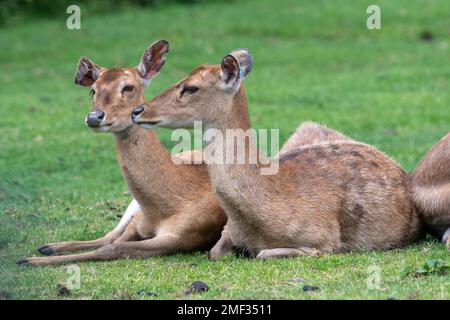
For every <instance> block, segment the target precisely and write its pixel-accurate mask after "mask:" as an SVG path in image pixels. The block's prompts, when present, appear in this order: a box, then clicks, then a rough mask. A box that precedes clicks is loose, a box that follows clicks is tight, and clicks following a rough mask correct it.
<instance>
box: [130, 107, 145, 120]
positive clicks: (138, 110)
mask: <svg viewBox="0 0 450 320" xmlns="http://www.w3.org/2000/svg"><path fill="white" fill-rule="evenodd" d="M144 109H145V107H144V106H138V107H136V108H134V109H133V111H132V112H131V117H132V118H133V120H134V119H136V118H137V117H138V116H139V115H140V114H141V113H142V112H144Z"/></svg>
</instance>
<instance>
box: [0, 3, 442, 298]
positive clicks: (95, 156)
mask: <svg viewBox="0 0 450 320" xmlns="http://www.w3.org/2000/svg"><path fill="white" fill-rule="evenodd" d="M369 4H373V1H372V2H371V1H351V2H350V1H341V0H340V1H324V0H323V1H319V0H311V1H297V0H286V1H269V0H262V1H256V0H255V1H232V2H230V1H219V2H213V1H209V2H205V3H202V4H195V5H189V6H187V5H179V4H173V5H167V6H161V7H158V8H155V9H153V8H148V9H137V8H129V9H126V10H122V11H120V12H114V13H108V14H106V13H103V14H102V13H95V14H94V13H92V12H91V11H90V9H89V7H87V8H83V7H82V26H81V30H72V31H70V30H67V29H66V27H65V19H66V15H65V12H63V13H61V17H60V18H55V19H53V20H34V19H33V20H31V21H27V22H26V23H25V24H22V25H19V26H16V27H14V28H13V27H5V28H1V29H0V47H1V48H2V50H0V70H1V72H0V85H1V87H2V90H1V104H0V128H1V134H0V298H17V299H58V298H65V297H64V296H63V297H60V296H58V290H57V284H58V283H60V282H63V283H65V282H67V281H68V277H70V275H71V273H70V272H69V273H68V272H67V266H47V267H18V266H16V264H15V261H16V260H17V259H19V258H25V257H28V256H33V255H37V254H38V253H37V252H36V248H37V247H38V246H40V245H43V244H46V243H49V242H55V241H63V240H88V239H93V238H96V237H99V236H101V235H103V234H104V233H106V232H107V231H109V230H111V229H112V228H113V227H114V226H115V224H116V223H117V222H118V220H119V216H120V214H121V213H122V212H123V210H124V209H125V207H126V205H127V204H128V202H129V201H130V199H131V196H130V194H129V193H128V192H127V187H126V185H125V183H124V181H123V179H122V176H121V173H120V170H119V168H118V166H117V162H116V159H115V150H114V144H113V139H112V136H111V135H109V134H95V133H93V132H92V131H90V130H89V129H88V128H87V127H86V125H85V124H84V117H85V115H86V114H87V112H88V111H89V110H90V97H89V94H88V90H86V89H84V88H81V87H77V86H75V85H74V84H73V79H74V73H75V68H76V63H77V61H78V58H79V56H81V55H85V56H88V57H90V58H91V59H92V60H93V61H95V62H96V63H98V64H100V65H103V66H107V67H114V66H116V67H118V66H130V65H136V64H137V63H138V61H139V59H140V57H141V54H142V52H143V51H144V49H145V48H146V47H147V46H148V45H149V44H150V43H152V42H154V41H155V40H156V39H167V40H169V41H170V42H171V52H170V53H169V56H168V60H167V64H166V66H165V68H164V70H163V71H162V73H161V75H160V76H159V77H158V78H157V79H155V80H154V81H153V82H152V84H151V87H150V88H149V89H148V90H147V93H146V94H147V97H149V98H150V97H152V96H153V95H155V94H157V93H158V92H161V91H162V90H164V88H166V87H167V86H169V85H170V84H172V83H174V82H175V81H178V80H179V79H181V77H183V76H184V75H185V74H186V73H187V72H189V71H190V70H191V69H193V68H194V67H195V66H197V65H199V64H202V63H218V62H219V61H220V59H221V58H222V57H223V56H224V55H225V54H226V53H228V52H229V51H231V50H232V49H234V48H237V47H247V48H250V49H251V51H252V53H253V57H254V70H253V72H252V73H251V75H250V76H249V77H248V79H247V80H246V89H247V93H248V98H249V104H250V115H251V119H252V123H253V126H254V127H257V128H279V129H280V138H281V140H282V141H280V142H284V141H285V140H286V139H287V138H288V137H289V135H290V134H292V133H293V132H294V130H295V128H296V127H297V126H298V124H299V123H300V122H302V121H304V120H314V121H319V122H321V123H324V124H327V125H328V126H330V127H332V128H334V129H337V130H340V131H342V132H344V133H345V134H347V135H349V136H351V137H353V138H355V139H359V140H362V141H364V142H367V143H370V144H373V145H375V146H376V147H378V148H379V149H381V150H382V151H384V152H386V153H387V154H388V155H390V156H391V157H393V158H394V159H395V160H397V161H398V162H399V163H400V164H401V165H402V166H403V167H404V168H405V170H408V171H411V170H413V169H414V168H415V166H416V164H417V163H418V161H419V160H420V158H421V157H422V155H423V154H424V153H425V152H426V151H427V150H428V149H429V148H430V146H431V145H432V144H433V143H435V142H436V141H437V140H438V139H440V138H441V137H442V136H444V135H445V134H446V133H447V132H448V131H449V130H450V125H449V123H450V112H449V111H450V90H449V88H450V59H449V58H450V19H449V16H450V2H449V1H447V0H437V1H427V2H425V1H409V0H397V1H387V0H386V1H376V4H378V5H380V7H381V17H382V29H381V30H368V29H367V28H366V18H367V16H368V14H367V13H366V8H367V6H368V5H369ZM426 35H428V36H426ZM159 136H160V137H161V139H163V141H164V142H165V144H166V145H167V146H170V143H169V141H170V139H169V138H170V131H168V130H161V131H159ZM449 257H450V256H449V252H448V250H447V249H446V248H445V247H444V246H443V245H442V244H441V243H439V242H437V241H436V240H433V239H428V240H427V241H425V242H422V243H419V244H415V245H411V246H409V247H407V248H404V249H399V250H392V251H388V252H367V253H358V254H352V253H349V254H339V255H329V256H324V257H320V258H314V257H308V258H296V259H283V260H276V261H256V260H249V259H246V258H243V257H228V258H225V259H223V260H220V261H219V262H215V263H212V262H210V261H209V260H208V259H207V256H206V255H205V254H204V253H202V252H199V253H194V254H178V255H174V256H169V257H157V258H150V259H146V260H121V261H113V262H99V263H82V264H79V267H80V270H81V286H80V288H79V289H73V290H72V291H71V295H70V297H71V298H76V299H85V298H86V299H121V298H132V299H173V298H176V299H186V298H187V299H216V298H232V299H246V298H248V299H259V298H268V299H272V298H274V299H284V298H287V299H331V298H334V299H367V298H371V299H388V298H396V299H450V277H449V275H448V274H447V275H446V276H445V275H441V274H439V272H434V271H436V270H435V268H432V270H431V272H429V273H423V274H419V276H418V275H415V271H416V270H418V269H419V268H421V267H423V266H424V265H425V264H427V263H429V264H432V263H433V261H434V262H435V261H440V262H442V263H444V264H445V263H447V264H448V263H449V260H450V259H449ZM374 270H375V271H374ZM378 272H379V274H380V283H379V286H375V287H374V286H371V285H368V282H369V283H372V282H371V281H372V280H373V277H374V274H375V275H376V273H378ZM195 280H201V281H204V282H206V283H207V284H208V286H209V287H210V290H209V291H208V292H207V293H204V294H196V295H186V294H185V289H186V288H187V287H188V286H189V285H190V283H191V282H193V281H195ZM305 285H313V286H318V287H320V290H315V291H308V292H304V291H303V286H305ZM140 290H145V291H148V292H154V293H157V296H148V295H147V296H141V295H139V294H138V292H139V291H140Z"/></svg>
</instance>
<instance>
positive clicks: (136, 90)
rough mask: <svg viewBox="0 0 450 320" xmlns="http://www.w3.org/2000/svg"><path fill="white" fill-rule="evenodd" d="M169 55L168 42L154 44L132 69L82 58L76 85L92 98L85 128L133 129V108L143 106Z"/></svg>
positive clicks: (108, 130)
mask: <svg viewBox="0 0 450 320" xmlns="http://www.w3.org/2000/svg"><path fill="white" fill-rule="evenodd" d="M168 51H169V43H168V42H167V41H165V40H160V41H157V42H155V43H154V44H152V45H151V46H150V47H149V48H148V49H147V50H146V51H145V52H144V55H143V56H142V59H141V62H140V63H139V65H138V66H137V67H133V68H111V69H107V68H102V67H99V66H98V65H96V64H95V63H93V62H92V61H91V60H89V59H88V58H86V57H81V58H80V61H79V63H78V68H77V74H76V77H75V83H76V84H78V85H80V86H84V87H90V88H91V95H92V98H93V103H92V111H91V112H90V113H89V114H88V115H87V116H86V124H87V125H88V126H89V127H90V128H92V129H93V130H94V131H97V132H118V131H122V130H124V129H126V128H128V127H129V126H130V125H132V121H131V118H130V113H131V111H132V110H133V107H135V106H136V105H138V104H142V103H144V101H145V98H144V89H145V87H146V86H148V85H149V83H150V81H151V79H152V78H154V77H155V76H157V75H158V74H159V72H160V70H161V68H162V67H163V65H164V63H165V57H164V54H165V53H166V52H168Z"/></svg>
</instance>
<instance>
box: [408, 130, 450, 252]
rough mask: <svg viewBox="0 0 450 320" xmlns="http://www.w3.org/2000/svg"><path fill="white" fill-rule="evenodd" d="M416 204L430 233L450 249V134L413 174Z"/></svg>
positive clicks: (428, 154)
mask: <svg viewBox="0 0 450 320" xmlns="http://www.w3.org/2000/svg"><path fill="white" fill-rule="evenodd" d="M412 188H413V197H414V203H415V204H416V207H417V211H418V212H419V215H420V217H421V218H422V220H423V221H424V222H425V225H426V227H427V229H428V232H430V233H431V234H433V235H434V236H436V237H438V238H439V239H442V241H443V242H444V243H445V244H446V245H450V133H449V134H447V136H445V137H444V138H442V139H441V140H440V141H439V142H438V143H436V144H435V145H434V146H433V147H432V148H431V149H430V151H428V153H427V154H426V155H425V156H424V157H423V159H422V161H421V162H420V163H419V165H418V166H417V168H416V170H415V171H414V172H413V173H412Z"/></svg>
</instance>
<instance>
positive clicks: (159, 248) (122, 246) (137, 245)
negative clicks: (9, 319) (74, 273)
mask: <svg viewBox="0 0 450 320" xmlns="http://www.w3.org/2000/svg"><path fill="white" fill-rule="evenodd" d="M182 248H183V242H182V239H180V238H179V237H178V236H175V235H173V234H165V235H161V236H157V237H155V238H152V239H148V240H143V241H135V242H120V243H112V244H108V245H106V246H104V247H101V248H98V249H97V250H95V251H90V252H85V253H79V254H72V255H63V256H51V257H33V258H28V259H24V260H20V261H17V264H18V265H19V266H28V265H33V266H39V265H40V266H42V265H50V264H63V263H72V262H81V261H104V260H117V259H122V258H147V257H153V256H162V255H167V254H171V253H174V252H176V251H178V250H180V249H182Z"/></svg>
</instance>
